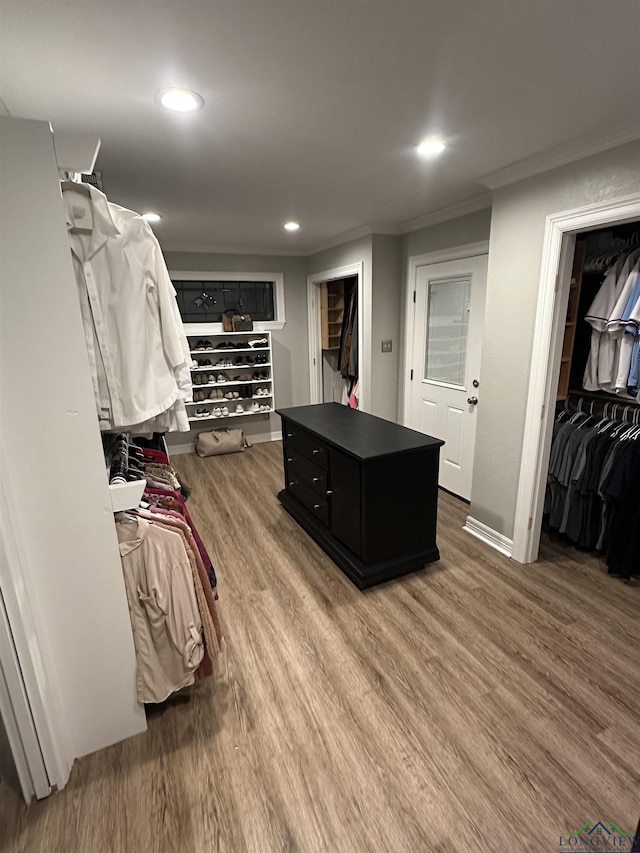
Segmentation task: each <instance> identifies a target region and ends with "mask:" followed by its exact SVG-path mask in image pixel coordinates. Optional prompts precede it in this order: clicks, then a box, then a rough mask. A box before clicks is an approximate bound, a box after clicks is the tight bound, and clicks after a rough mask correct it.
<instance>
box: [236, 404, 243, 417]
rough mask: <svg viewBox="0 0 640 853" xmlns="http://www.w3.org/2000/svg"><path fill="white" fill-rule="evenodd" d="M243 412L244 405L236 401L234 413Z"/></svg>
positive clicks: (241, 413) (240, 413)
mask: <svg viewBox="0 0 640 853" xmlns="http://www.w3.org/2000/svg"><path fill="white" fill-rule="evenodd" d="M243 414H244V406H243V405H242V403H238V404H237V405H236V415H243Z"/></svg>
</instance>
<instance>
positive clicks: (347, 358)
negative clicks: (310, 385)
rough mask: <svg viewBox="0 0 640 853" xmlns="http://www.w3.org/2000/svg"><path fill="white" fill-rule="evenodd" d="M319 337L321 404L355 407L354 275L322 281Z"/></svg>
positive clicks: (356, 320) (356, 356)
mask: <svg viewBox="0 0 640 853" xmlns="http://www.w3.org/2000/svg"><path fill="white" fill-rule="evenodd" d="M318 287H319V289H320V339H321V348H322V395H323V397H322V398H323V402H325V403H341V404H343V405H345V406H350V407H351V408H353V409H357V408H358V277H357V276H355V275H354V276H349V277H348V278H344V279H335V280H332V281H326V282H322V283H321V284H319V285H318Z"/></svg>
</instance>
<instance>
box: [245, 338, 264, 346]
mask: <svg viewBox="0 0 640 853" xmlns="http://www.w3.org/2000/svg"><path fill="white" fill-rule="evenodd" d="M247 346H248V347H253V348H254V349H255V348H258V349H259V348H261V347H268V346H269V341H268V340H267V339H266V338H251V339H250V340H248V341H247Z"/></svg>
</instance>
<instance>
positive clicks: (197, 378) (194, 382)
mask: <svg viewBox="0 0 640 853" xmlns="http://www.w3.org/2000/svg"><path fill="white" fill-rule="evenodd" d="M191 384H192V385H202V376H201V375H200V374H199V373H196V375H195V376H194V377H193V378H192V383H191Z"/></svg>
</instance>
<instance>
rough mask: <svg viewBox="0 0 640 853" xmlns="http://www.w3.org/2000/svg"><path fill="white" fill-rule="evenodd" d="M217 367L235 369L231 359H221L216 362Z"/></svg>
mask: <svg viewBox="0 0 640 853" xmlns="http://www.w3.org/2000/svg"><path fill="white" fill-rule="evenodd" d="M216 367H233V362H232V361H231V359H230V358H221V359H220V360H219V361H217V362H216Z"/></svg>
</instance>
